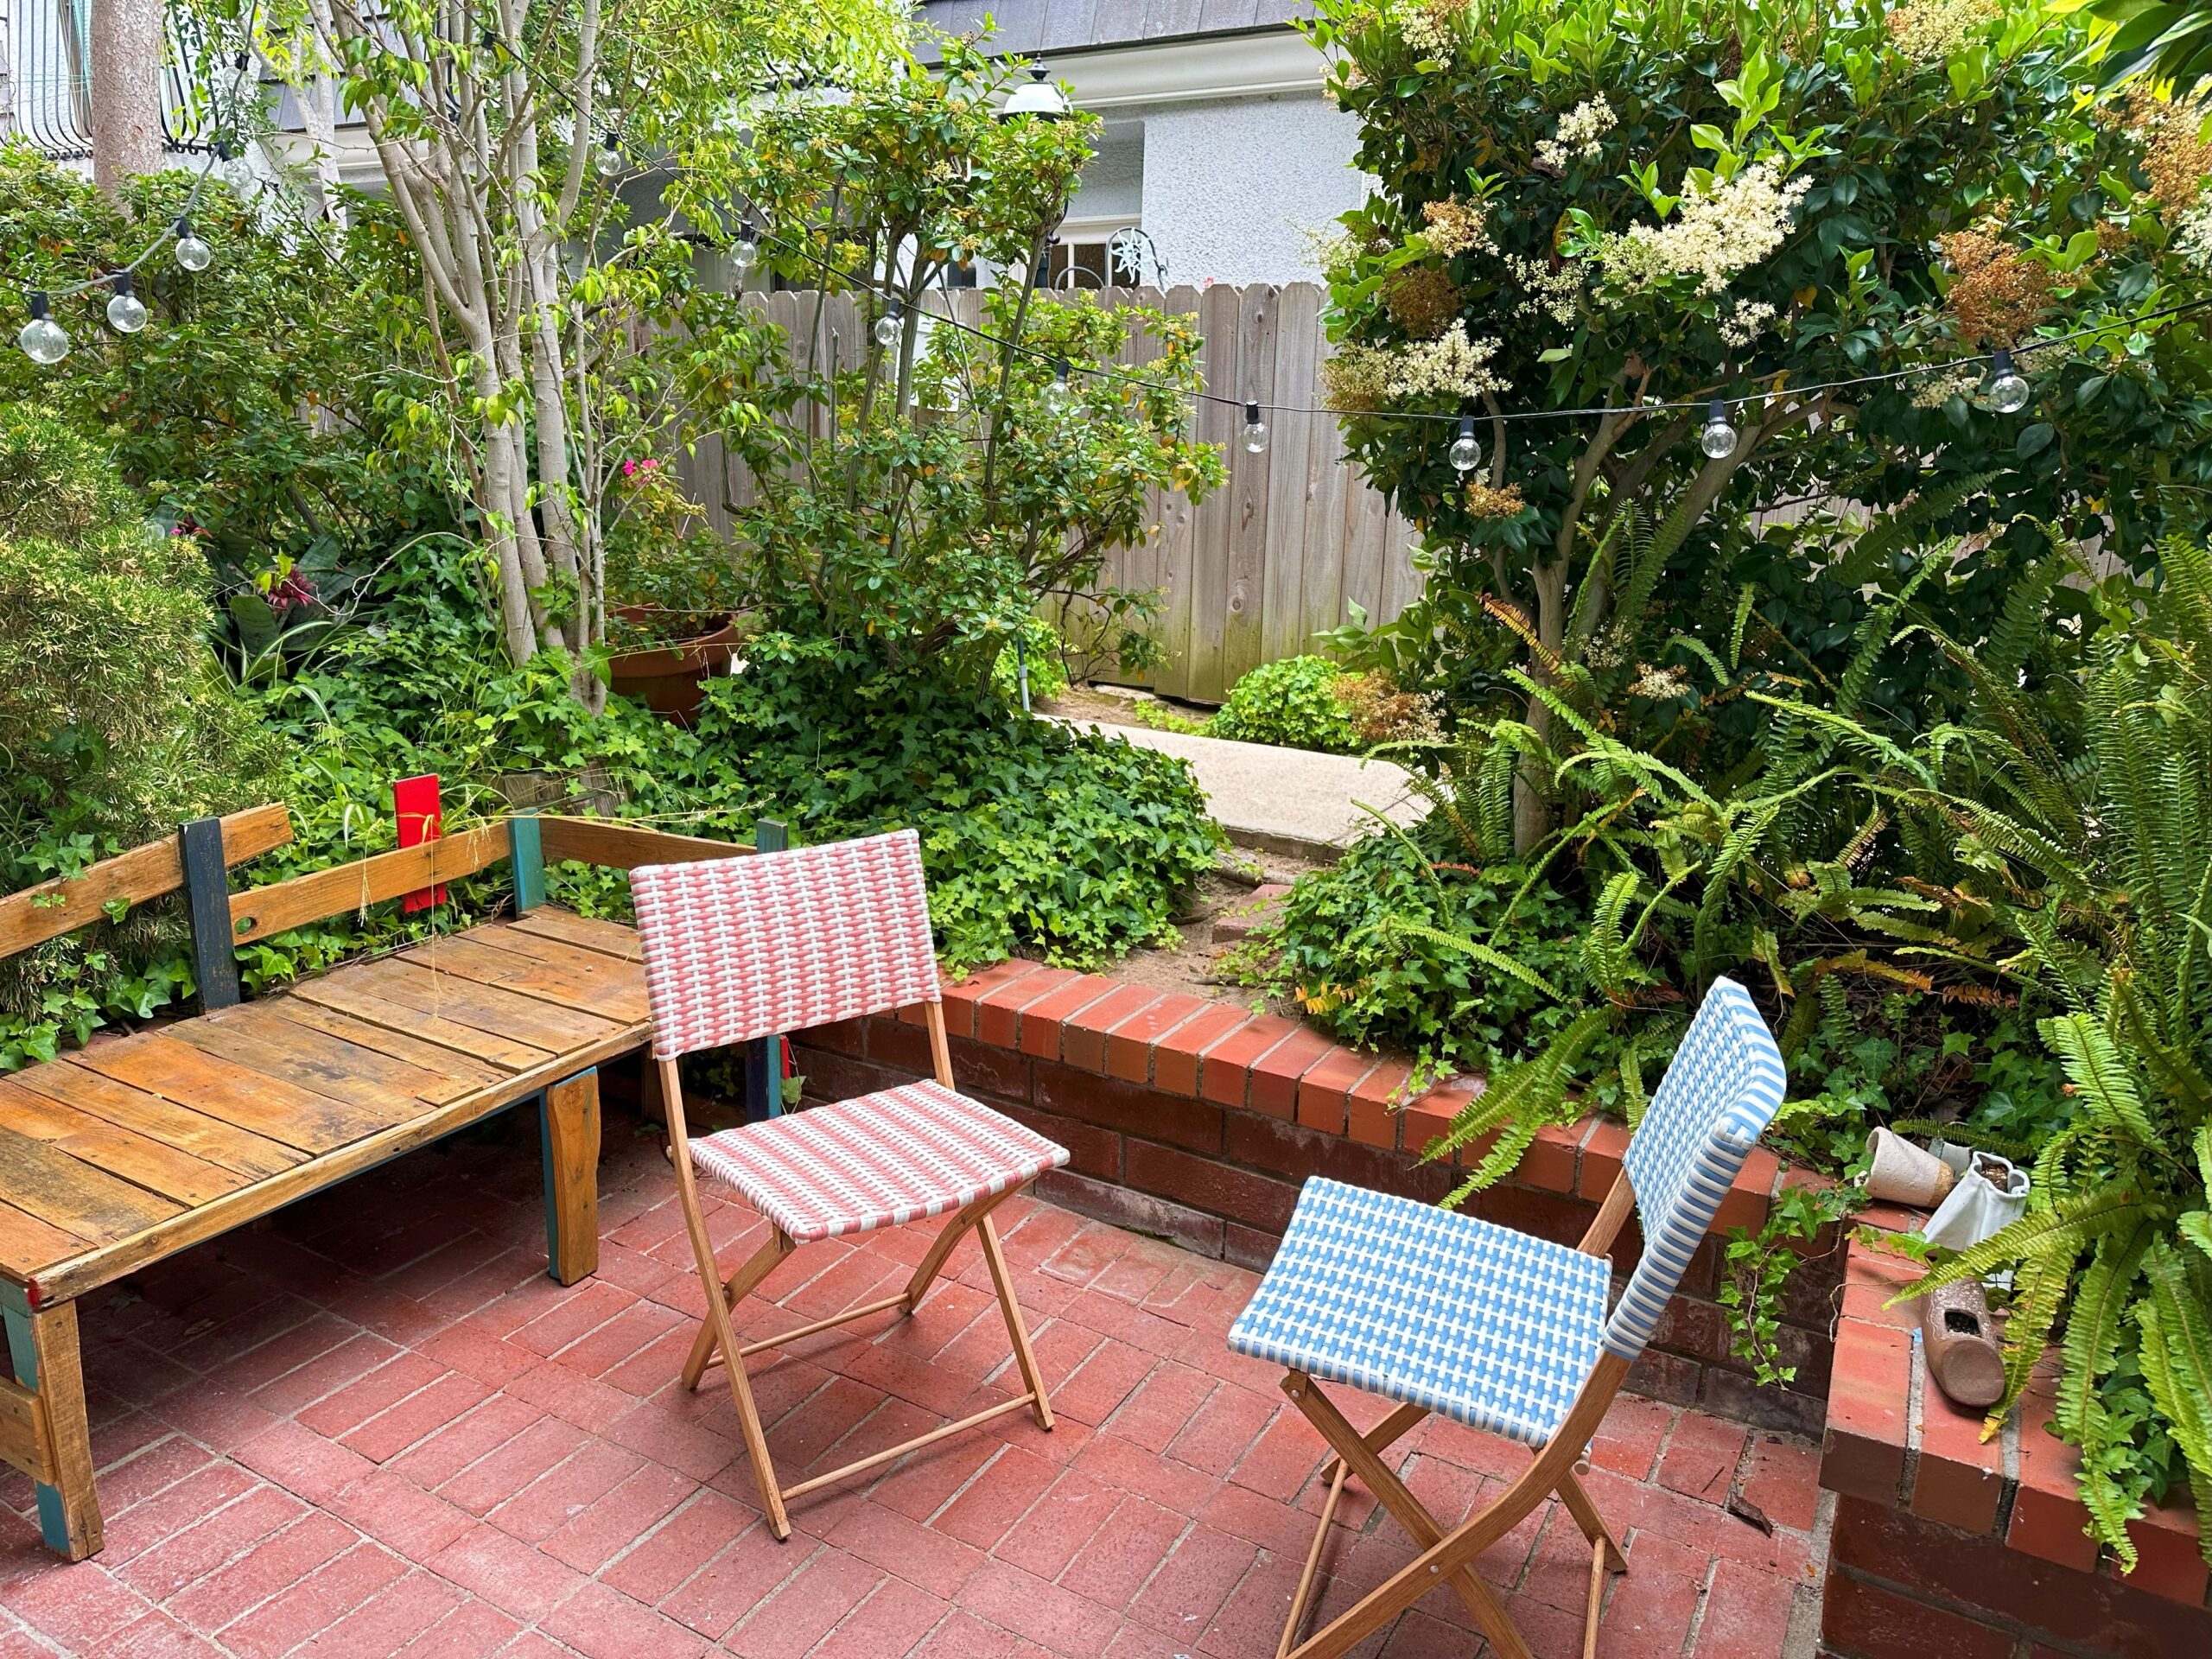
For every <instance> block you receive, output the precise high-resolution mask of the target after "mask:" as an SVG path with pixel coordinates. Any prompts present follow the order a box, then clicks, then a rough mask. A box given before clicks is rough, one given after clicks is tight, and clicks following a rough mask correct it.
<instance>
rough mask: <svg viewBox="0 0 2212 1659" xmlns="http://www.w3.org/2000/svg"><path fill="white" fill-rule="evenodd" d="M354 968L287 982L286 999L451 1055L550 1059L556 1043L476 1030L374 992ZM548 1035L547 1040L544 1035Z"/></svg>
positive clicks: (506, 1065)
mask: <svg viewBox="0 0 2212 1659" xmlns="http://www.w3.org/2000/svg"><path fill="white" fill-rule="evenodd" d="M366 965H368V964H365V963H364V964H359V965H357V966H355V967H349V968H341V969H339V970H338V971H337V972H336V973H335V974H333V975H331V976H328V977H327V978H325V979H311V980H303V981H302V982H300V983H299V984H297V985H295V986H293V987H292V988H291V991H290V992H289V998H290V1000H291V1001H295V1002H301V1003H306V1004H308V1006H310V1007H318V1008H327V1009H328V1010H329V1011H330V1012H332V1013H334V1014H345V1015H346V1016H347V1017H348V1018H350V1019H354V1020H361V1021H363V1022H364V1023H365V1024H369V1025H374V1026H378V1027H383V1028H385V1029H386V1030H389V1031H397V1032H404V1033H407V1034H408V1035H409V1036H411V1037H415V1038H418V1039H421V1040H422V1041H423V1042H426V1043H433V1044H435V1045H436V1046H438V1047H440V1048H442V1049H448V1050H450V1051H451V1052H454V1053H455V1054H466V1055H468V1056H470V1057H472V1058H475V1059H478V1060H480V1061H482V1062H483V1063H485V1064H486V1065H496V1066H499V1067H500V1068H501V1069H502V1070H504V1071H508V1072H511V1073H512V1072H515V1071H529V1070H530V1068H531V1067H532V1066H534V1065H539V1064H541V1063H543V1061H546V1060H549V1059H550V1058H552V1057H553V1056H554V1054H555V1053H556V1052H558V1047H559V1046H558V1045H557V1044H554V1045H553V1046H539V1045H537V1044H533V1043H525V1042H522V1041H519V1040H518V1039H516V1038H514V1037H512V1036H510V1035H507V1034H505V1033H502V1032H500V1031H498V1030H496V1029H494V1030H491V1031H485V1030H480V1029H479V1028H478V1027H474V1026H471V1025H467V1024H464V1023H463V1022H461V1021H460V1020H448V1019H446V1018H444V1017H442V1015H440V1014H434V1013H432V1012H430V1011H429V1010H428V1009H424V1008H417V1007H410V1006H409V1005H408V1004H407V1003H404V1002H399V1001H393V1000H392V999H391V998H390V997H388V996H380V995H377V994H376V993H375V992H374V991H372V990H371V989H370V988H369V981H368V979H367V978H366V977H365V976H363V975H362V974H361V973H360V972H359V967H361V966H366ZM549 1040H550V1039H549Z"/></svg>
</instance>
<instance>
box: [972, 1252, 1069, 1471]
mask: <svg viewBox="0 0 2212 1659" xmlns="http://www.w3.org/2000/svg"><path fill="white" fill-rule="evenodd" d="M976 1237H978V1238H979V1239H981V1240H982V1245H983V1260H984V1262H986V1263H988V1265H989V1267H990V1269H991V1284H992V1287H994V1288H995V1290H997V1292H998V1294H999V1307H1000V1310H1001V1312H1002V1313H1005V1315H1006V1333H1007V1337H1008V1338H1011V1339H1012V1341H1013V1343H1014V1363H1015V1364H1016V1365H1018V1366H1020V1368H1021V1381H1022V1385H1023V1386H1024V1387H1025V1388H1027V1389H1028V1390H1029V1394H1030V1402H1029V1403H1030V1409H1031V1410H1032V1411H1033V1413H1035V1414H1036V1417H1037V1427H1039V1428H1041V1429H1043V1430H1044V1431H1045V1432H1046V1433H1048V1434H1049V1433H1052V1402H1051V1401H1050V1400H1048V1399H1046V1397H1045V1374H1044V1373H1043V1372H1042V1371H1040V1370H1038V1369H1037V1356H1036V1354H1035V1353H1034V1352H1033V1351H1031V1349H1030V1346H1029V1327H1028V1326H1027V1325H1025V1324H1023V1323H1022V1319H1021V1304H1020V1302H1018V1301H1016V1300H1014V1276H1013V1275H1012V1274H1009V1273H1007V1270H1006V1253H1005V1252H1004V1251H1003V1250H1001V1249H999V1230H998V1229H997V1228H996V1227H994V1226H993V1225H992V1224H991V1218H990V1217H989V1216H988V1215H984V1216H982V1217H978V1218H977V1220H976Z"/></svg>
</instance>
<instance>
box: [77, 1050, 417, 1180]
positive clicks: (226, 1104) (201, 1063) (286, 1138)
mask: <svg viewBox="0 0 2212 1659" xmlns="http://www.w3.org/2000/svg"><path fill="white" fill-rule="evenodd" d="M62 1063H63V1064H64V1065H77V1066H82V1067H83V1068H84V1069H85V1070H86V1071H97V1072H99V1074H100V1075H101V1076H103V1077H113V1078H114V1079H115V1080H116V1081H117V1082H118V1083H127V1084H131V1085H132V1086H133V1087H135V1088H139V1089H143V1090H147V1091H148V1092H149V1093H150V1094H156V1095H160V1096H163V1097H165V1098H167V1099H169V1100H173V1101H175V1102H176V1103H177V1104H178V1105H180V1106H189V1107H191V1108H192V1109H194V1111H200V1112H205V1113H207V1116H210V1117H219V1118H221V1119H222V1120H223V1122H226V1123H234V1124H236V1125H237V1126H238V1128H242V1129H251V1130H252V1131H253V1132H254V1133H255V1134H256V1135H266V1136H268V1137H269V1138H270V1140H271V1141H283V1143H284V1144H285V1145H286V1146H288V1147H298V1148H299V1149H300V1150H301V1151H302V1152H328V1151H330V1150H331V1149H332V1148H334V1147H342V1146H344V1145H345V1144H346V1142H347V1141H357V1140H359V1138H360V1137H361V1136H363V1135H372V1134H373V1133H375V1132H376V1131H377V1130H378V1129H380V1128H383V1127H384V1126H385V1118H384V1117H383V1116H381V1115H380V1114H378V1113H377V1112H373V1111H365V1110H364V1109H362V1108H360V1107H359V1106H355V1105H352V1104H350V1103H346V1102H345V1101H342V1100H333V1099H331V1098H330V1097H329V1096H327V1095H321V1094H314V1093H310V1092H309V1091H308V1090H305V1089H301V1088H297V1087H296V1086H295V1085H293V1084H289V1083H285V1082H283V1081H281V1080H280V1079H278V1078H276V1077H264V1076H263V1075H261V1074H260V1073H258V1072H255V1071H243V1070H241V1069H239V1068H238V1067H237V1066H232V1065H225V1064H224V1063H223V1062H222V1061H220V1060H218V1059H215V1058H212V1057H211V1056H209V1055H207V1054H203V1053H201V1052H200V1050H198V1049H196V1048H194V1047H193V1046H192V1045H191V1044H189V1043H180V1042H178V1041H176V1040H175V1039H173V1038H170V1037H168V1036H165V1035H161V1034H157V1033H153V1032H142V1033H139V1034H138V1035H137V1036H135V1037H125V1038H124V1039H122V1040H121V1041H120V1042H113V1043H95V1044H93V1045H92V1046H91V1047H90V1048H87V1049H85V1050H83V1051H82V1052H79V1053H75V1054H72V1055H70V1056H69V1057H68V1058H67V1060H65V1061H64V1062H62Z"/></svg>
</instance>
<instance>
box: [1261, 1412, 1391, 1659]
mask: <svg viewBox="0 0 2212 1659" xmlns="http://www.w3.org/2000/svg"><path fill="white" fill-rule="evenodd" d="M1292 1375H1293V1376H1295V1375H1296V1373H1292ZM1427 1415H1428V1408H1427V1407H1426V1406H1414V1405H1402V1406H1399V1407H1397V1408H1395V1409H1394V1410H1392V1411H1391V1413H1390V1414H1389V1416H1387V1417H1385V1418H1384V1419H1383V1421H1381V1422H1379V1423H1377V1424H1376V1425H1375V1427H1372V1428H1370V1429H1369V1430H1368V1431H1367V1433H1364V1434H1363V1435H1362V1436H1360V1438H1361V1440H1364V1441H1365V1442H1366V1444H1367V1449H1368V1450H1369V1451H1370V1452H1375V1453H1376V1454H1377V1455H1378V1456H1379V1455H1380V1454H1381V1453H1383V1452H1387V1451H1389V1449H1390V1447H1391V1446H1395V1444H1396V1443H1397V1442H1398V1441H1399V1440H1402V1438H1404V1436H1405V1434H1406V1433H1407V1432H1408V1430H1410V1429H1411V1428H1412V1427H1414V1425H1415V1424H1416V1423H1419V1422H1420V1421H1421V1420H1422V1419H1423V1418H1425V1417H1427ZM1321 1472H1322V1473H1323V1474H1325V1475H1326V1476H1327V1477H1328V1478H1329V1496H1328V1498H1327V1500H1326V1501H1325V1502H1324V1503H1322V1505H1321V1518H1320V1519H1319V1521H1317V1522H1314V1524H1313V1543H1312V1545H1311V1546H1310V1547H1308V1548H1307V1549H1306V1570H1305V1572H1304V1573H1301V1574H1300V1576H1299V1580H1298V1593H1297V1594H1296V1595H1294V1596H1293V1597H1292V1598H1291V1601H1290V1617H1289V1618H1287V1619H1285V1620H1284V1621H1283V1627H1282V1641H1281V1643H1279V1644H1278V1646H1277V1648H1276V1650H1275V1659H1283V1656H1284V1655H1285V1654H1287V1653H1288V1652H1289V1651H1290V1649H1291V1648H1292V1646H1293V1644H1294V1643H1296V1642H1297V1640H1298V1628H1299V1626H1300V1624H1304V1623H1305V1621H1306V1598H1307V1596H1308V1595H1309V1594H1311V1593H1312V1591H1313V1575H1314V1573H1316V1572H1317V1571H1319V1567H1320V1564H1321V1546H1322V1543H1323V1542H1324V1541H1325V1540H1326V1539H1327V1537H1328V1535H1329V1523H1330V1522H1332V1521H1333V1520H1335V1519H1336V1515H1337V1504H1338V1501H1339V1500H1341V1499H1342V1498H1343V1497H1344V1481H1345V1479H1346V1478H1347V1477H1348V1476H1349V1475H1350V1473H1351V1471H1349V1470H1347V1469H1346V1468H1345V1467H1344V1459H1342V1458H1331V1459H1329V1460H1328V1461H1327V1462H1326V1463H1325V1464H1323V1465H1321Z"/></svg>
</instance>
